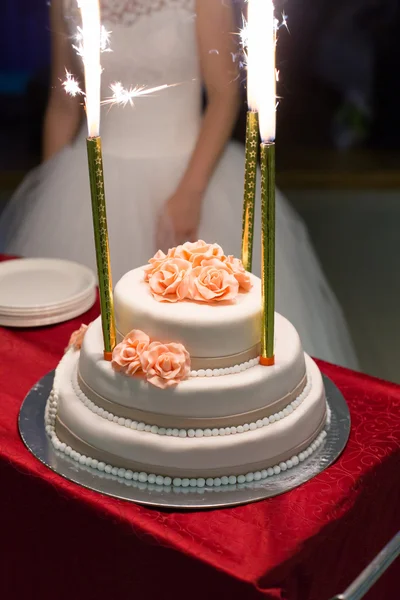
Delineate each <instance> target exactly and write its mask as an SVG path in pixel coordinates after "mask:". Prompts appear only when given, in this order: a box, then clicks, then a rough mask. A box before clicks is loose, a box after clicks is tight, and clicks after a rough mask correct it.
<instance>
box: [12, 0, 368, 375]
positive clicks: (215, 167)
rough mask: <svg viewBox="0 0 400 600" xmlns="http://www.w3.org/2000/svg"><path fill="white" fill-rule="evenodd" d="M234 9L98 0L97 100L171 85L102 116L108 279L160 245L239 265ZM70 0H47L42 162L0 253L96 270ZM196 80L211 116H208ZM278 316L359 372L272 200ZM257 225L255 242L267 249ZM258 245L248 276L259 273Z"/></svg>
mask: <svg viewBox="0 0 400 600" xmlns="http://www.w3.org/2000/svg"><path fill="white" fill-rule="evenodd" d="M231 1H232V0H230V1H229V0H226V1H225V2H216V1H215V0H103V1H102V2H101V8H102V21H103V24H104V25H105V27H106V29H107V30H110V31H111V32H112V33H111V41H112V44H111V46H112V52H105V53H103V54H102V66H103V69H104V71H103V77H102V97H103V98H107V97H109V96H110V95H111V92H110V85H111V84H112V83H114V82H117V81H118V82H121V84H122V85H123V86H124V87H129V86H130V85H140V86H146V87H154V86H159V85H161V84H164V83H168V84H172V83H178V84H179V85H176V86H172V87H169V88H168V89H167V90H164V91H160V92H158V93H155V94H152V95H150V96H147V97H140V98H136V99H135V100H134V107H131V106H129V104H128V105H127V106H126V107H115V106H112V107H111V108H110V106H106V107H105V108H104V110H103V112H102V123H101V135H102V142H103V153H104V173H105V188H106V198H107V213H108V227H109V238H110V253H111V263H112V272H113V279H114V281H117V280H118V279H119V278H120V277H121V275H122V274H123V273H125V272H126V271H128V270H130V269H132V268H134V267H137V266H139V265H141V264H144V263H146V262H147V260H148V259H149V258H150V257H151V256H152V255H153V254H154V253H155V251H156V250H157V248H158V247H166V246H171V245H176V244H178V243H182V242H184V241H186V240H194V239H204V240H206V241H209V242H215V241H217V242H218V243H219V244H220V245H221V246H222V247H223V248H224V250H225V252H226V253H229V254H234V255H235V256H240V247H241V216H242V194H243V174H244V153H243V149H242V147H241V146H240V145H239V144H236V143H234V142H229V138H230V135H231V131H232V128H233V126H234V123H235V120H236V117H237V112H238V109H239V102H240V99H239V98H240V96H239V83H238V73H237V71H236V69H237V63H236V62H235V61H234V60H233V56H234V54H235V52H237V37H236V36H234V35H232V32H234V31H235V24H234V16H233V9H232V5H231ZM78 24H79V14H78V11H77V3H76V0H64V1H63V0H52V3H51V31H52V38H53V39H52V57H53V66H52V87H51V94H50V99H49V103H48V108H47V113H46V117H45V124H44V162H43V164H42V165H41V166H40V167H39V168H37V169H36V170H35V171H33V172H32V173H30V174H29V175H28V177H27V178H26V180H25V181H24V182H23V184H22V186H21V188H20V189H19V190H18V191H17V193H16V194H15V195H14V197H13V198H12V199H11V201H10V203H9V205H8V207H7V208H6V209H5V211H4V213H3V215H2V217H1V219H0V250H3V251H5V252H7V253H10V254H18V255H22V256H42V257H43V256H44V257H46V256H47V257H58V258H65V259H70V260H74V261H77V262H81V263H84V264H86V265H88V266H89V267H91V268H93V269H95V264H96V263H95V254H94V244H93V238H92V236H93V233H92V225H91V204H90V193H89V179H88V171H87V157H86V144H85V136H86V130H85V127H84V124H83V119H82V116H83V111H82V97H81V96H76V97H74V98H73V97H70V96H67V95H66V93H65V91H64V90H63V88H62V85H61V81H62V80H64V79H65V70H67V71H69V72H71V73H73V74H76V75H77V76H78V75H80V82H82V72H81V65H80V59H79V58H78V57H77V56H76V54H75V52H74V50H73V49H72V44H71V36H72V35H73V34H75V33H76V27H77V25H78ZM202 82H204V86H205V89H206V92H207V106H206V109H205V111H204V112H202ZM276 212H277V215H276V218H277V233H276V274H277V281H276V305H277V310H278V311H279V312H281V313H282V314H283V315H285V316H286V317H287V318H288V319H289V320H291V321H292V322H293V324H294V325H295V326H296V328H297V330H298V331H299V334H300V335H301V337H302V341H303V345H304V347H305V349H306V350H307V351H308V352H309V353H310V354H312V355H314V356H317V357H319V358H323V359H325V360H328V361H331V362H335V363H337V364H342V365H346V366H349V367H356V366H357V361H356V358H355V354H354V351H353V348H352V344H351V341H350V337H349V334H348V332H347V328H346V325H345V321H344V319H343V316H342V313H341V310H340V307H339V306H338V303H337V301H336V299H335V297H334V295H333V293H332V291H331V290H330V288H329V286H328V283H327V281H326V279H325V277H324V275H323V273H322V271H321V267H320V265H319V263H318V260H317V258H316V256H315V254H314V251H313V249H312V247H311V244H310V241H309V239H308V235H307V232H306V230H305V227H304V225H303V223H302V221H301V220H300V218H299V216H298V215H297V214H296V213H295V212H294V210H293V209H292V208H291V207H290V206H289V204H288V203H287V202H286V200H285V199H284V198H283V197H282V195H281V194H279V192H278V193H277V207H276ZM259 232H260V223H259V221H258V222H256V227H255V236H256V238H255V239H256V240H258V239H259ZM259 255H260V251H259V246H258V247H257V245H256V247H255V252H254V256H255V263H254V265H253V266H254V269H253V270H254V271H255V272H256V273H259V270H260V264H259Z"/></svg>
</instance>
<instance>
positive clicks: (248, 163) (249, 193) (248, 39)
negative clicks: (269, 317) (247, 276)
mask: <svg viewBox="0 0 400 600" xmlns="http://www.w3.org/2000/svg"><path fill="white" fill-rule="evenodd" d="M253 7H254V4H253V3H252V1H251V0H249V1H248V8H247V23H245V26H244V28H243V30H242V43H243V46H244V51H245V54H246V62H247V106H248V111H247V120H246V147H245V148H246V149H245V171H244V194H243V222H242V262H243V265H244V268H245V269H246V271H251V270H252V263H253V242H254V207H255V200H256V183H257V162H258V112H257V105H256V85H257V73H256V70H255V68H253V67H255V65H256V63H255V60H256V59H255V56H254V55H255V54H256V52H257V50H256V46H257V35H255V33H256V31H257V23H256V21H255V19H254V17H257V13H256V14H254V12H253Z"/></svg>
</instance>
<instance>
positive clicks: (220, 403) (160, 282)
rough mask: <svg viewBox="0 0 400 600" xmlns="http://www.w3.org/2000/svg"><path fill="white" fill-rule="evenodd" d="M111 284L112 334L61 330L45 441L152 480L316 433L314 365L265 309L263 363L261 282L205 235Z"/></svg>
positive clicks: (272, 450) (252, 475)
mask: <svg viewBox="0 0 400 600" xmlns="http://www.w3.org/2000/svg"><path fill="white" fill-rule="evenodd" d="M149 263H150V264H149V265H148V266H147V267H142V268H139V269H135V270H133V271H130V272H129V273H127V274H126V275H125V276H124V277H123V278H122V279H121V280H120V281H119V282H118V284H117V286H116V288H115V293H114V302H115V317H116V326H117V332H118V335H119V340H120V343H119V344H118V345H117V346H116V348H115V349H114V352H113V360H112V362H107V361H105V360H104V357H103V338H102V329H101V320H100V318H98V319H97V320H96V321H94V322H93V323H92V324H91V325H90V326H89V327H88V329H87V331H85V327H83V328H81V330H80V331H79V332H77V333H76V334H74V336H73V338H72V340H71V343H70V346H69V348H68V351H67V352H66V354H65V355H64V357H63V359H62V360H61V362H60V364H59V366H58V368H57V371H56V375H55V379H54V386H53V390H52V392H51V395H50V398H49V400H48V403H47V408H46V429H47V432H48V434H49V435H50V436H51V439H52V442H53V444H54V446H55V448H56V449H58V450H60V451H63V452H65V454H67V455H68V456H70V457H72V458H73V459H75V460H77V461H79V463H81V464H83V465H87V466H90V467H93V468H96V469H99V470H100V471H105V472H107V473H113V474H114V475H118V476H119V477H122V478H126V479H137V480H139V481H143V482H146V481H147V482H150V483H157V484H159V485H163V484H165V485H171V484H172V485H175V486H189V485H190V486H201V487H202V486H204V485H207V486H219V485H221V484H228V483H229V484H234V483H236V482H238V483H243V482H245V481H253V480H259V479H262V478H265V477H268V476H272V475H274V474H278V473H279V472H280V471H281V470H286V469H287V468H291V467H293V466H296V465H297V464H298V463H299V462H300V461H303V460H304V459H305V458H307V457H308V456H309V455H310V454H311V453H312V452H313V451H314V450H316V448H317V447H318V446H319V445H320V444H321V443H322V442H323V440H324V438H325V436H326V432H325V429H324V428H325V425H326V420H327V405H326V401H325V393H324V386H323V382H322V378H321V374H320V372H319V369H318V367H317V366H316V364H315V363H314V362H313V360H311V358H310V357H309V356H307V355H305V354H304V352H303V350H302V346H301V342H300V339H299V336H298V334H297V332H296V330H295V329H294V327H293V326H292V325H291V324H290V323H289V322H288V321H287V320H286V319H285V318H283V317H282V316H280V315H279V314H276V317H275V364H274V365H273V366H268V367H266V366H262V365H260V364H259V344H260V318H261V300H260V299H261V282H260V280H259V279H258V278H257V277H255V276H253V275H250V274H249V273H247V272H245V271H244V269H243V267H242V265H241V263H240V261H238V260H237V259H234V258H233V257H226V256H224V254H223V251H222V249H221V248H220V247H219V246H218V245H216V244H212V245H210V244H205V243H204V242H197V243H195V244H189V243H187V244H184V245H183V246H179V247H177V248H174V249H172V250H170V251H169V253H168V254H167V255H164V254H163V253H161V252H159V253H157V254H156V256H155V257H154V258H153V259H151V260H150V261H149Z"/></svg>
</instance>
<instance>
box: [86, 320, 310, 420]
mask: <svg viewBox="0 0 400 600" xmlns="http://www.w3.org/2000/svg"><path fill="white" fill-rule="evenodd" d="M77 377H78V384H79V387H80V388H81V390H82V391H83V392H84V394H85V395H86V396H87V397H88V398H89V399H90V400H92V401H93V402H94V404H95V405H97V406H101V407H102V408H104V410H107V411H109V412H110V413H113V414H114V415H118V416H121V417H125V418H130V419H134V420H140V421H143V422H145V423H148V424H154V425H159V426H163V427H183V428H189V427H211V426H212V427H216V426H217V423H216V422H215V420H216V419H224V418H225V420H226V424H227V425H236V424H240V425H242V424H243V423H246V422H251V421H253V420H257V419H259V418H262V417H265V416H269V415H270V414H273V413H275V412H277V411H280V410H283V409H284V408H285V407H286V406H287V405H289V404H290V402H291V401H292V400H294V399H295V398H296V397H297V396H298V395H300V393H301V392H302V390H303V388H304V387H305V385H306V360H305V356H304V352H303V350H302V347H301V343H300V339H299V336H298V334H297V332H296V330H295V328H294V327H293V325H291V323H289V321H287V320H286V319H285V318H284V317H282V316H281V315H279V314H276V315H275V365H274V366H271V367H263V366H260V365H257V366H253V367H251V368H249V369H247V370H244V371H241V372H239V373H235V374H230V375H219V376H213V377H199V376H197V377H189V378H188V379H186V380H184V381H181V382H180V383H179V385H177V386H176V387H171V388H168V389H160V388H157V387H155V386H153V385H151V384H149V383H148V382H147V381H146V380H145V378H144V377H143V376H140V375H135V376H133V377H128V376H126V375H124V374H122V373H118V372H115V371H114V370H113V369H112V366H111V364H110V363H109V362H107V361H105V360H104V358H103V339H102V332H101V321H100V318H98V319H97V320H96V321H94V322H93V323H92V324H91V325H90V327H89V329H88V331H87V333H86V336H85V339H84V342H83V346H82V349H81V352H80V357H79V363H78V373H77ZM257 411H258V412H257ZM194 420H198V422H193V421H194ZM200 421H201V422H200ZM220 423H221V426H222V425H225V423H222V421H221V422H220ZM218 426H219V425H218Z"/></svg>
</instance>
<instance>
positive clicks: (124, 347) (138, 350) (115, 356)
mask: <svg viewBox="0 0 400 600" xmlns="http://www.w3.org/2000/svg"><path fill="white" fill-rule="evenodd" d="M149 343H150V338H149V336H148V335H146V334H145V333H143V331H140V330H139V329H134V330H133V331H131V332H130V333H128V335H126V336H125V337H124V339H123V340H122V342H120V343H119V344H117V345H116V346H115V348H114V350H113V353H112V361H111V366H112V368H113V369H114V371H118V372H122V373H125V374H126V375H134V374H135V373H136V371H138V370H139V369H141V367H142V364H141V356H142V354H143V352H144V351H145V350H147V348H148V346H149Z"/></svg>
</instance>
